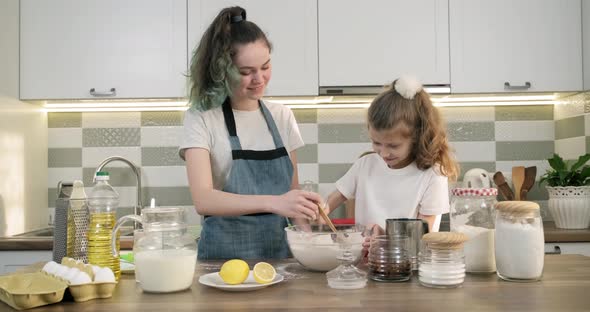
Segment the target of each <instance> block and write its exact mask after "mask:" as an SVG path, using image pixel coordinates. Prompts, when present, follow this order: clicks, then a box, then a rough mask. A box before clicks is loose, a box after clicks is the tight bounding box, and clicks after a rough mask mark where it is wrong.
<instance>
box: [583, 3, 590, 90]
mask: <svg viewBox="0 0 590 312" xmlns="http://www.w3.org/2000/svg"><path fill="white" fill-rule="evenodd" d="M582 27H583V28H582V35H583V36H584V37H583V38H582V43H583V45H584V46H583V51H584V90H590V0H582Z"/></svg>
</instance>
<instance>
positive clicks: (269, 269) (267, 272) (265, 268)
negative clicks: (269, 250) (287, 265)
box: [252, 262, 277, 284]
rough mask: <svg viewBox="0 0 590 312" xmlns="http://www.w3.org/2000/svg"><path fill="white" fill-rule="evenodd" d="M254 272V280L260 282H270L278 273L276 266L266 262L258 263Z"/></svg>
mask: <svg viewBox="0 0 590 312" xmlns="http://www.w3.org/2000/svg"><path fill="white" fill-rule="evenodd" d="M252 273H253V274H252V275H253V276H254V280H255V281H256V282H257V283H259V284H268V283H270V282H272V281H273V280H274V279H275V276H276V275H277V272H276V271H275V268H274V267H273V266H272V265H270V264H268V263H266V262H258V263H256V265H255V266H254V270H252Z"/></svg>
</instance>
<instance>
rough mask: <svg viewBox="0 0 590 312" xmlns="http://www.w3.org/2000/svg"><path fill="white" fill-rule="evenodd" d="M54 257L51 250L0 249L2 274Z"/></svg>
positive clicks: (0, 272) (0, 273) (0, 270)
mask: <svg viewBox="0 0 590 312" xmlns="http://www.w3.org/2000/svg"><path fill="white" fill-rule="evenodd" d="M52 259H53V252H52V251H51V250H30V251H29V250H27V251H0V275H3V274H6V273H11V272H14V271H16V270H18V269H21V268H24V267H26V266H29V265H31V264H34V263H37V262H46V261H51V260H52Z"/></svg>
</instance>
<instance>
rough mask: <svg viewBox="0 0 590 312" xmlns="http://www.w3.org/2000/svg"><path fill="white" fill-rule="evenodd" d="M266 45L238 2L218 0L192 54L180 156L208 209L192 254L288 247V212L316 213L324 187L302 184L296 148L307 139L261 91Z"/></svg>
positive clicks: (201, 205) (253, 254)
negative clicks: (314, 189) (218, 6)
mask: <svg viewBox="0 0 590 312" xmlns="http://www.w3.org/2000/svg"><path fill="white" fill-rule="evenodd" d="M270 51H271V45H270V42H269V41H268V39H267V38H266V36H265V34H264V33H263V32H262V30H260V28H259V27H258V26H257V25H256V24H254V23H252V22H250V21H247V20H246V11H245V10H244V9H242V8H240V7H230V8H226V9H223V10H222V11H221V12H220V13H219V14H218V15H217V17H216V18H215V19H214V20H213V22H212V24H211V25H210V26H209V28H208V29H207V30H206V31H205V33H204V34H203V37H202V38H201V41H200V43H199V46H198V48H197V49H196V51H195V54H194V56H193V60H192V63H191V69H190V76H191V104H192V107H191V109H190V110H188V111H187V112H186V114H185V119H184V138H183V142H182V144H181V146H180V156H181V157H182V158H183V159H185V160H186V168H187V173H188V182H189V186H190V191H191V195H192V198H193V202H194V204H195V207H196V209H197V212H198V213H199V214H201V215H203V216H205V219H204V221H203V229H202V231H201V239H200V241H199V252H198V257H199V259H201V260H204V259H229V258H242V259H271V258H286V257H288V256H289V255H290V253H289V247H288V245H287V241H286V238H285V231H284V228H285V226H286V225H287V223H286V218H285V217H291V218H305V219H306V218H314V217H315V215H316V213H317V211H318V208H317V205H316V202H321V197H320V196H319V195H318V194H316V193H313V192H307V191H302V190H299V181H298V178H297V170H295V169H296V168H297V157H296V154H295V150H296V149H297V148H299V147H301V146H303V141H302V139H301V135H300V133H299V129H298V127H297V123H296V121H295V118H294V116H293V113H292V112H291V110H290V109H289V108H287V107H285V106H283V105H280V104H273V103H264V102H263V101H261V100H260V99H261V98H262V96H263V94H264V91H265V88H266V86H267V84H268V82H269V80H270V77H271V60H270Z"/></svg>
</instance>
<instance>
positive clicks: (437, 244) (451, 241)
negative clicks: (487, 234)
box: [422, 232, 469, 249]
mask: <svg viewBox="0 0 590 312" xmlns="http://www.w3.org/2000/svg"><path fill="white" fill-rule="evenodd" d="M468 239H469V237H467V235H465V234H463V233H457V232H433V233H428V234H424V236H422V241H423V242H424V243H426V244H428V247H430V248H433V249H460V248H463V243H465V242H466V241H467V240H468Z"/></svg>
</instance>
